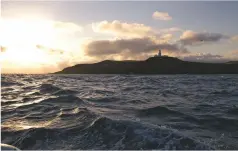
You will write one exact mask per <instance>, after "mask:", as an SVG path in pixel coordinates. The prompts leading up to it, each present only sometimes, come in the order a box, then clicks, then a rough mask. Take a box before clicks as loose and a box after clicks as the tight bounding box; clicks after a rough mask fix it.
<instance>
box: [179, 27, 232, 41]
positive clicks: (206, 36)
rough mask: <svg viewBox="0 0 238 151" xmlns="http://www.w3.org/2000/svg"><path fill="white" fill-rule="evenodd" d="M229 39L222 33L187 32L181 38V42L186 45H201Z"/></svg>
mask: <svg viewBox="0 0 238 151" xmlns="http://www.w3.org/2000/svg"><path fill="white" fill-rule="evenodd" d="M228 38H229V37H228V36H226V35H223V34H220V33H208V32H201V33H198V32H194V31H191V30H187V31H185V32H183V34H182V36H180V42H181V43H182V44H184V45H199V44H204V43H211V42H218V41H220V40H222V39H228Z"/></svg>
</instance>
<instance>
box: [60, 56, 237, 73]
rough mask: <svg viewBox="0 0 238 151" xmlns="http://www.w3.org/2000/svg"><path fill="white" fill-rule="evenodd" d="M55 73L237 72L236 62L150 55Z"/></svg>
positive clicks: (107, 61)
mask: <svg viewBox="0 0 238 151" xmlns="http://www.w3.org/2000/svg"><path fill="white" fill-rule="evenodd" d="M56 74H238V64H236V63H199V62H188V61H182V60H179V59H178V58H173V57H151V58H148V59H147V60H144V61H112V60H105V61H102V62H98V63H93V64H78V65H75V66H72V67H68V68H65V69H63V70H62V71H59V72H56Z"/></svg>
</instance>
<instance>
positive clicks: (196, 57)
mask: <svg viewBox="0 0 238 151" xmlns="http://www.w3.org/2000/svg"><path fill="white" fill-rule="evenodd" d="M182 59H183V60H185V61H194V62H227V61H229V58H225V57H223V56H221V55H214V54H211V53H199V54H193V55H188V56H184V57H183V58H182Z"/></svg>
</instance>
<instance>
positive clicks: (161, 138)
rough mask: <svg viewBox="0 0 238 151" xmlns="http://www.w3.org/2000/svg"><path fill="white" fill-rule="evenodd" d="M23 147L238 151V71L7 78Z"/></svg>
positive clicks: (5, 92)
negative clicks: (232, 150) (217, 73)
mask: <svg viewBox="0 0 238 151" xmlns="http://www.w3.org/2000/svg"><path fill="white" fill-rule="evenodd" d="M1 141H2V143H6V144H10V145H13V146H15V147H18V148H19V149H22V150H39V149H40V150H56V149H60V150H61V149H62V150H84V149H87V150H88V149H89V150H92V149H93V150H94V149H99V150H105V149H106V150H131V149H133V150H141V149H143V150H150V149H155V150H156V149H158V150H161V149H166V150H167V149H168V150H174V149H183V150H187V149H188V150H200V149H201V150H205V149H236V150H237V149H238V75H185V74H184V75H86V74H85V75H79V74H75V75H52V74H45V75H44V74H42V75H22V74H12V75H4V74H2V75H1Z"/></svg>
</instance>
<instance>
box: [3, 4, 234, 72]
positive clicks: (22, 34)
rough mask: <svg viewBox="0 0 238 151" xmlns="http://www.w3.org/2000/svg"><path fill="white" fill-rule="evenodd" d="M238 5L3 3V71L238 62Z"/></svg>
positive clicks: (47, 70)
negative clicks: (153, 60) (159, 59)
mask: <svg viewBox="0 0 238 151" xmlns="http://www.w3.org/2000/svg"><path fill="white" fill-rule="evenodd" d="M237 14H238V2H235V1H233V2H219V1H217V2H216V1H213V2H206V1H200V2H192V1H190V2H189V1H187V2H169V1H168V2H161V1H153V2H143V1H141V2H140V1H138V2H133V1H128V2H122V1H117V2H113V1H111V2H108V1H98V2H85V1H67V2H66V1H2V2H1V16H2V18H1V20H0V21H1V28H0V29H1V36H0V45H1V58H0V59H1V60H0V61H1V72H2V73H52V72H55V71H59V70H62V69H63V68H65V67H68V66H72V65H75V64H79V63H92V62H98V61H101V60H105V59H113V60H144V59H146V58H148V57H151V56H154V55H155V54H157V53H158V50H159V49H161V50H162V53H163V54H164V55H169V56H173V57H178V58H180V59H182V60H188V61H199V62H226V61H230V60H238V29H237V27H238V17H237Z"/></svg>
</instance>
